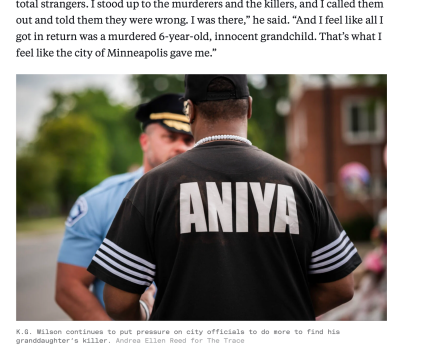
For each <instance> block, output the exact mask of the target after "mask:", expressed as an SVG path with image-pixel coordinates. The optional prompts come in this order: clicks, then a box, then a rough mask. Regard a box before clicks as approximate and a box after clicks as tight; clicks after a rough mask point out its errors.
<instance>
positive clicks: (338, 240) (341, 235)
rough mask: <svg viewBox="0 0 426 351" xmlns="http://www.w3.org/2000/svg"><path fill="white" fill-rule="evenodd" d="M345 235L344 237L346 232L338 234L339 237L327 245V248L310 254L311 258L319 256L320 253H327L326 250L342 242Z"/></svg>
mask: <svg viewBox="0 0 426 351" xmlns="http://www.w3.org/2000/svg"><path fill="white" fill-rule="evenodd" d="M345 235H346V232H345V231H342V232H341V233H340V236H339V237H338V238H337V239H336V240H334V241H333V242H332V243H330V244H328V245H327V246H324V247H322V248H321V249H318V250H316V251H314V252H312V255H311V256H312V257H314V256H316V255H319V254H320V253H322V252H324V251H327V250H328V249H331V248H332V247H334V246H336V245H337V244H338V243H340V242H341V241H342V240H343V237H344V236H345Z"/></svg>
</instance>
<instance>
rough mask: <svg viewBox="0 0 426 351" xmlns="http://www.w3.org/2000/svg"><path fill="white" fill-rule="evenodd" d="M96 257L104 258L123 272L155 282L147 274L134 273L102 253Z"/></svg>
mask: <svg viewBox="0 0 426 351" xmlns="http://www.w3.org/2000/svg"><path fill="white" fill-rule="evenodd" d="M96 255H97V256H98V257H101V258H103V259H104V260H105V261H107V262H108V263H110V264H112V265H113V266H116V267H117V268H119V269H121V270H122V271H124V272H126V273H129V274H131V275H134V276H136V277H139V278H142V279H146V280H148V281H150V282H152V281H153V280H154V278H153V277H150V276H149V275H145V274H140V273H138V272H135V271H132V270H131V269H129V268H127V267H124V266H122V265H121V264H119V263H117V262H115V261H114V260H112V259H111V258H109V257H108V256H107V255H104V254H103V253H102V252H100V251H99V250H98V251H96Z"/></svg>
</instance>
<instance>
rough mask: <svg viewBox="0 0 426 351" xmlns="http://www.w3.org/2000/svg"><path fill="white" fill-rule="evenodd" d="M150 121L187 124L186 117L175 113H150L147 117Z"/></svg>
mask: <svg viewBox="0 0 426 351" xmlns="http://www.w3.org/2000/svg"><path fill="white" fill-rule="evenodd" d="M149 118H150V119H171V120H173V121H181V122H185V123H189V121H188V117H186V116H183V115H179V114H177V113H171V112H161V113H151V114H150V115H149Z"/></svg>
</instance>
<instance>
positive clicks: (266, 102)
mask: <svg viewBox="0 0 426 351" xmlns="http://www.w3.org/2000/svg"><path fill="white" fill-rule="evenodd" d="M265 78H266V85H265V86H264V87H261V88H260V89H257V88H256V87H255V86H254V85H253V84H249V88H250V95H251V96H252V97H253V114H252V118H251V120H250V121H249V126H248V138H249V139H250V140H251V141H252V142H253V145H256V146H257V147H258V148H260V149H262V150H264V151H266V152H268V153H270V154H271V155H274V156H275V157H278V158H280V159H284V158H285V133H284V117H283V116H281V115H279V114H278V112H277V103H278V101H279V100H280V99H286V98H287V96H288V76H287V75H266V76H265Z"/></svg>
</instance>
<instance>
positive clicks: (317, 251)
mask: <svg viewBox="0 0 426 351" xmlns="http://www.w3.org/2000/svg"><path fill="white" fill-rule="evenodd" d="M314 190H315V192H314V194H315V201H314V203H315V206H316V211H315V212H316V216H317V219H316V220H317V223H316V224H317V231H316V238H315V242H314V247H313V250H312V253H311V257H310V262H309V268H308V274H309V280H310V281H312V282H317V283H327V282H333V281H336V280H339V279H342V278H344V277H346V276H347V275H348V274H350V273H351V272H352V271H354V270H355V268H356V267H358V266H359V264H360V263H361V258H360V256H359V255H358V252H357V249H356V247H355V246H354V244H353V243H352V242H351V240H350V239H349V236H348V235H347V234H346V232H345V231H344V230H343V227H342V225H341V224H340V222H339V220H338V219H337V217H336V214H335V213H334V211H333V209H332V208H331V206H330V204H329V202H328V201H327V199H326V197H325V196H324V194H323V193H322V192H321V190H320V189H318V188H317V187H316V186H315V189H314Z"/></svg>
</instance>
